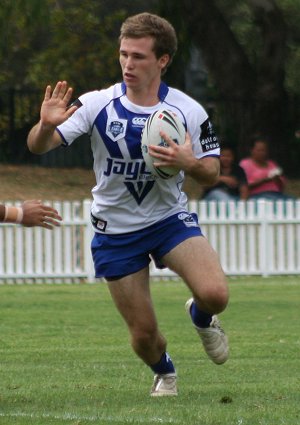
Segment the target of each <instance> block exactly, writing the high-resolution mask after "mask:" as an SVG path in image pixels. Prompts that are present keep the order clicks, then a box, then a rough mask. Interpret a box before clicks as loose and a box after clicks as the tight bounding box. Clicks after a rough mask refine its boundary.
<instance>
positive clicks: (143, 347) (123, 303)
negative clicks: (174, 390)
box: [108, 267, 167, 365]
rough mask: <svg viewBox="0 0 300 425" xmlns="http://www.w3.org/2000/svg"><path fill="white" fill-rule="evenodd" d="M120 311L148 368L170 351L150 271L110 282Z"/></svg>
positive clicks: (134, 347) (136, 349) (109, 284)
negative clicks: (154, 299) (160, 327)
mask: <svg viewBox="0 0 300 425" xmlns="http://www.w3.org/2000/svg"><path fill="white" fill-rule="evenodd" d="M108 288H109V290H110V293H111V296H112V298H113V300H114V302H115V305H116V307H117V309H118V310H119V312H120V314H121V315H122V316H123V318H124V320H125V322H126V324H127V326H128V329H129V332H130V335H131V345H132V348H133V350H134V351H135V353H136V354H137V355H138V356H139V357H140V358H141V359H142V360H143V361H144V362H145V363H146V364H147V365H153V364H155V363H157V362H158V361H159V360H160V358H161V356H162V354H163V353H164V352H165V351H166V345H167V343H166V340H165V338H164V337H163V336H162V335H161V333H160V332H159V330H158V325H157V320H156V316H155V312H154V308H153V304H152V300H151V295H150V288H149V269H148V267H147V268H145V269H143V270H140V271H138V272H137V273H134V274H132V275H129V276H125V277H123V278H121V279H119V280H113V281H108Z"/></svg>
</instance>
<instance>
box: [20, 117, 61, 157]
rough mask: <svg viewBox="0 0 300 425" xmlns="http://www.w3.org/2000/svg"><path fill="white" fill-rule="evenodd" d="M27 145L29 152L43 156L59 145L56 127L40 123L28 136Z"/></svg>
mask: <svg viewBox="0 0 300 425" xmlns="http://www.w3.org/2000/svg"><path fill="white" fill-rule="evenodd" d="M27 145H28V149H29V150H30V152H32V153H35V154H43V153H46V152H49V151H50V150H52V149H54V148H55V147H57V146H58V145H59V141H58V138H57V133H56V127H53V126H50V125H44V124H42V123H41V121H40V122H39V123H38V124H36V125H35V126H34V127H33V128H32V129H31V131H30V132H29V134H28V138H27Z"/></svg>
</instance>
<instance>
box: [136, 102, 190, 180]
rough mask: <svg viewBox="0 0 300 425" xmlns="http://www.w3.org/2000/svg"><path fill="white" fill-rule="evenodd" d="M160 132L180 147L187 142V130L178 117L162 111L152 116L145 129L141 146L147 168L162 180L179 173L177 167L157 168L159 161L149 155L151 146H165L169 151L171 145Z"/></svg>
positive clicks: (167, 111) (170, 112) (148, 119)
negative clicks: (155, 163) (156, 163)
mask: <svg viewBox="0 0 300 425" xmlns="http://www.w3.org/2000/svg"><path fill="white" fill-rule="evenodd" d="M160 131H163V132H165V133H166V134H167V135H168V136H170V137H171V139H172V140H173V141H174V142H175V143H177V144H178V145H182V144H183V143H184V141H185V133H186V131H185V128H184V125H183V124H182V122H181V120H180V119H179V118H178V116H177V115H176V114H175V113H174V112H172V111H169V110H166V109H161V110H158V111H156V112H154V113H153V114H151V115H150V116H149V117H148V118H147V120H146V122H145V127H144V129H143V133H142V138H141V145H142V154H143V158H144V161H145V163H146V165H147V168H148V169H149V171H151V173H152V174H153V175H155V176H157V177H160V178H162V179H169V178H171V177H173V176H175V175H176V174H178V173H179V171H180V170H179V169H178V168H176V167H155V165H154V162H157V159H156V158H154V157H153V156H151V155H150V154H149V149H148V147H149V145H156V146H163V147H165V148H166V149H168V147H169V145H168V143H167V142H165V140H164V139H163V138H162V137H161V136H160V134H159V133H160Z"/></svg>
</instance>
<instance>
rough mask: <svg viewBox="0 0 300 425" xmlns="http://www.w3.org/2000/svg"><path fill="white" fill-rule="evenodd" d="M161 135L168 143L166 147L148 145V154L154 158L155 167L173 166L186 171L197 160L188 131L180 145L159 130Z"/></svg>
mask: <svg viewBox="0 0 300 425" xmlns="http://www.w3.org/2000/svg"><path fill="white" fill-rule="evenodd" d="M160 135H161V137H162V138H163V139H164V140H165V142H166V143H167V144H168V146H169V147H168V149H166V148H164V147H162V146H156V145H149V154H150V155H151V156H153V157H154V158H156V160H157V161H155V162H154V165H155V167H166V166H167V167H174V168H178V169H179V170H183V171H185V172H187V173H188V171H189V169H190V168H191V167H192V166H193V164H194V163H195V162H196V161H197V160H196V158H195V156H194V154H193V150H192V142H191V138H190V136H189V134H188V133H186V136H185V142H184V144H182V145H179V144H177V143H175V142H174V141H173V140H172V139H171V137H169V136H168V135H167V134H166V133H165V132H163V131H161V132H160Z"/></svg>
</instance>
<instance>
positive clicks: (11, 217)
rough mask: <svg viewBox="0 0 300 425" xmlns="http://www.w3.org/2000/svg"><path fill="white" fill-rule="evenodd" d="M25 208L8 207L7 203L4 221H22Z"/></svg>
mask: <svg viewBox="0 0 300 425" xmlns="http://www.w3.org/2000/svg"><path fill="white" fill-rule="evenodd" d="M22 220H23V209H22V208H21V207H7V206H6V205H5V213H4V219H3V221H4V223H18V224H20V223H22Z"/></svg>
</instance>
